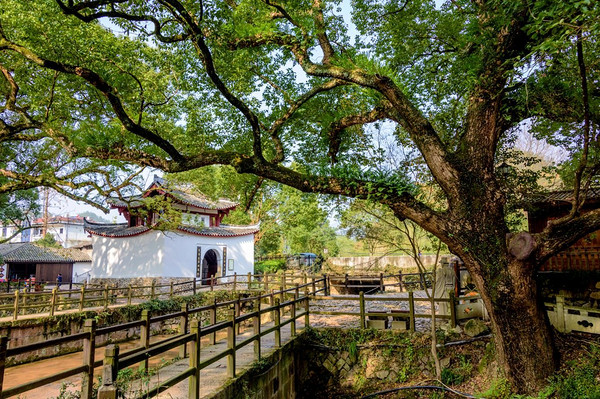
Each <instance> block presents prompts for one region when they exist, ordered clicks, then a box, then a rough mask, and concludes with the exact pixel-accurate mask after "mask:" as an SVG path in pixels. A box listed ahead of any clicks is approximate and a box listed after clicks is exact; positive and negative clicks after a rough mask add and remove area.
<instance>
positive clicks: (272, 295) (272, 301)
mask: <svg viewBox="0 0 600 399" xmlns="http://www.w3.org/2000/svg"><path fill="white" fill-rule="evenodd" d="M269 306H270V307H273V306H275V290H274V289H271V293H270V294H269ZM271 320H273V321H275V309H273V310H272V311H271Z"/></svg>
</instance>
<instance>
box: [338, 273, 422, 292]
mask: <svg viewBox="0 0 600 399" xmlns="http://www.w3.org/2000/svg"><path fill="white" fill-rule="evenodd" d="M432 277H433V274H432V273H431V272H425V273H402V272H399V273H396V274H384V273H379V274H365V275H350V274H343V275H333V274H331V275H327V278H328V285H329V286H330V287H331V288H332V289H334V290H338V291H339V290H340V289H344V290H346V291H348V290H352V289H361V290H366V289H369V288H370V289H371V291H377V290H379V291H385V289H386V287H388V288H390V287H397V288H398V289H399V290H400V291H402V290H411V289H414V288H420V289H422V290H423V289H425V288H430V287H431V284H432Z"/></svg>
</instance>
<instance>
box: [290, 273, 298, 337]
mask: <svg viewBox="0 0 600 399" xmlns="http://www.w3.org/2000/svg"><path fill="white" fill-rule="evenodd" d="M297 300H298V284H296V289H295V290H294V299H293V301H292V305H291V308H290V318H291V319H292V322H291V323H290V331H291V334H292V337H295V336H296V301H297Z"/></svg>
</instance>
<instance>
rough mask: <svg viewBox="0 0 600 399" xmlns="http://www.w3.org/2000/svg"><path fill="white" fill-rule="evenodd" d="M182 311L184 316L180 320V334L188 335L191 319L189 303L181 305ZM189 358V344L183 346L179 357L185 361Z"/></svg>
mask: <svg viewBox="0 0 600 399" xmlns="http://www.w3.org/2000/svg"><path fill="white" fill-rule="evenodd" d="M181 311H182V312H183V315H182V316H181V317H180V318H179V334H187V330H188V323H189V322H188V317H189V303H187V302H186V303H182V304H181ZM186 356H187V344H183V345H181V348H179V357H180V358H182V359H185V357H186Z"/></svg>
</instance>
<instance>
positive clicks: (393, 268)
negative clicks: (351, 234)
mask: <svg viewBox="0 0 600 399" xmlns="http://www.w3.org/2000/svg"><path fill="white" fill-rule="evenodd" d="M435 259H436V256H435V255H421V260H422V261H423V264H424V265H425V267H427V268H430V267H432V266H433V264H434V263H435ZM323 271H324V272H326V273H336V274H345V273H349V274H361V273H386V274H394V273H398V272H399V271H402V272H403V273H410V272H416V271H417V264H416V262H415V261H414V259H413V258H412V257H410V256H408V255H404V256H348V257H333V258H329V259H327V262H326V263H325V264H324V265H323Z"/></svg>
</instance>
